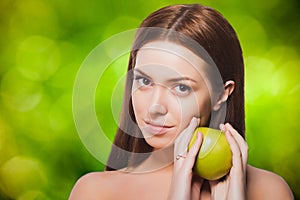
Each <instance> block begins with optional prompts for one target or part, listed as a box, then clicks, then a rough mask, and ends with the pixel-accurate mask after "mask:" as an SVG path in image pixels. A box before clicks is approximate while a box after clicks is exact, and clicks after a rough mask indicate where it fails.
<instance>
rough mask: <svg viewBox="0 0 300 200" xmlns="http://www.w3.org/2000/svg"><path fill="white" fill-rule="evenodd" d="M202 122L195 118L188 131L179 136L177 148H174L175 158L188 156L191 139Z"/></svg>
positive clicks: (185, 130)
mask: <svg viewBox="0 0 300 200" xmlns="http://www.w3.org/2000/svg"><path fill="white" fill-rule="evenodd" d="M199 122H200V119H199V118H196V117H193V118H192V120H191V122H190V124H189V125H188V127H187V128H186V129H184V130H183V131H182V132H181V133H180V134H179V136H178V137H177V138H176V140H175V147H174V156H175V157H176V156H177V155H178V154H180V155H182V154H184V155H185V154H186V151H187V146H188V144H189V142H190V140H191V137H192V135H193V133H194V130H195V129H196V127H197V126H198V124H199Z"/></svg>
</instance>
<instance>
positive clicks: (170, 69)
mask: <svg viewBox="0 0 300 200" xmlns="http://www.w3.org/2000/svg"><path fill="white" fill-rule="evenodd" d="M149 66H151V68H150V67H149ZM206 66H207V63H206V62H205V61H204V60H202V59H201V58H200V57H199V56H197V55H196V54H194V53H193V52H191V51H190V50H189V49H187V48H186V47H184V46H182V45H178V44H175V43H172V42H166V41H155V42H150V43H147V44H145V45H144V46H143V47H142V48H141V49H140V50H139V51H138V53H137V57H136V66H135V67H136V68H140V69H144V70H147V71H153V72H156V73H157V74H160V75H163V73H164V72H166V73H168V74H174V73H175V74H179V75H182V76H195V75H198V76H203V73H204V71H205V68H206Z"/></svg>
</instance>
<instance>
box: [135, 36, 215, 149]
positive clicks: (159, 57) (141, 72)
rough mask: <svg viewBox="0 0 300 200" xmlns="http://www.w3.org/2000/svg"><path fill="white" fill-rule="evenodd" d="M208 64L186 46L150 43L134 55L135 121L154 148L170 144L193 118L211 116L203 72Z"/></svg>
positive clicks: (205, 120)
mask: <svg viewBox="0 0 300 200" xmlns="http://www.w3.org/2000/svg"><path fill="white" fill-rule="evenodd" d="M205 65H207V64H206V63H205V62H204V61H203V60H202V59H201V58H199V57H198V56H196V55H195V54H194V53H192V52H191V51H189V50H188V49H187V48H185V47H183V46H180V45H177V44H175V43H171V42H162V41H157V42H150V43H147V44H146V45H144V46H143V47H142V48H141V49H140V50H139V52H138V53H137V57H136V65H135V68H134V79H133V87H132V103H133V109H134V113H135V117H136V121H137V124H138V126H139V128H140V129H141V131H142V133H143V136H144V138H145V140H146V141H147V143H148V144H149V145H150V146H152V147H154V149H161V148H164V147H167V146H168V145H170V144H172V143H173V142H174V140H175V139H176V137H177V136H178V134H179V133H181V132H182V130H184V129H185V128H186V127H187V126H188V124H189V123H190V121H191V119H192V117H194V116H195V117H200V125H202V126H203V125H207V124H208V122H209V118H210V110H211V104H210V102H211V101H210V100H211V97H210V93H209V90H208V87H209V86H208V85H206V82H207V81H205V79H204V77H205V76H202V75H201V74H203V73H202V71H201V70H202V68H203V67H202V66H205Z"/></svg>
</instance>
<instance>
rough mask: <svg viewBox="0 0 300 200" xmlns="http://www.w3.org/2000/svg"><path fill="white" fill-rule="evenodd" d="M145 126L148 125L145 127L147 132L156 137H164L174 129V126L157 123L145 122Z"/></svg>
mask: <svg viewBox="0 0 300 200" xmlns="http://www.w3.org/2000/svg"><path fill="white" fill-rule="evenodd" d="M145 124H146V126H145V128H146V130H147V131H148V132H150V133H152V134H154V135H163V134H165V133H166V132H168V131H169V130H170V129H172V128H173V127H174V126H169V125H164V124H160V123H155V122H151V121H145Z"/></svg>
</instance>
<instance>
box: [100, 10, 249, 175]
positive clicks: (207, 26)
mask: <svg viewBox="0 0 300 200" xmlns="http://www.w3.org/2000/svg"><path fill="white" fill-rule="evenodd" d="M143 27H156V28H162V29H163V30H165V31H161V32H160V31H152V29H143ZM139 28H140V29H139V30H138V31H137V33H136V36H135V40H134V43H133V47H132V51H131V53H130V59H129V64H128V74H127V80H126V85H125V94H124V99H123V107H122V112H121V117H120V122H119V128H118V130H117V134H116V136H115V140H114V145H113V147H112V150H111V153H110V156H109V159H108V161H107V166H106V170H115V169H121V168H123V167H126V166H128V165H135V164H132V163H140V162H141V160H143V159H145V156H142V157H140V158H139V157H134V156H131V155H130V154H128V153H126V152H132V155H134V154H135V153H137V154H139V153H147V152H151V151H152V147H151V146H150V145H148V143H147V142H146V141H145V139H144V138H143V137H142V136H141V135H142V134H141V131H140V129H139V128H138V126H137V124H136V121H135V116H134V112H133V107H132V102H131V86H132V73H131V72H132V70H131V69H133V68H134V65H135V59H136V55H137V52H138V50H139V49H140V48H141V47H142V46H143V45H144V44H146V43H148V42H150V41H153V40H158V39H167V38H168V39H170V40H173V41H175V42H177V43H180V44H182V45H184V46H186V47H187V48H189V49H190V50H192V51H193V52H194V53H196V54H197V55H199V56H201V57H203V55H201V54H202V52H197V50H196V49H193V48H192V49H191V46H192V45H190V46H189V45H186V44H185V43H184V42H185V41H184V39H180V38H176V39H175V38H172V36H171V34H170V32H168V30H169V31H172V30H173V31H176V32H179V33H181V34H183V35H185V36H186V37H188V38H191V39H193V40H194V41H196V42H197V43H198V44H199V45H201V46H202V47H203V48H204V49H205V50H206V52H207V53H208V54H209V56H210V57H211V58H212V59H213V61H214V63H215V64H216V66H217V67H218V70H219V72H220V74H221V76H222V79H223V81H224V83H225V82H226V81H228V80H233V81H234V82H235V89H234V91H233V93H232V94H231V95H230V97H229V98H228V100H227V110H226V117H225V122H229V123H231V124H232V125H233V127H234V128H235V129H236V130H237V131H238V132H239V133H240V134H241V135H242V136H243V137H245V116H244V63H243V56H242V50H241V47H240V43H239V41H238V38H237V36H236V33H235V31H234V30H233V28H232V27H231V25H230V24H229V23H228V22H227V20H226V19H225V18H224V17H223V16H222V15H221V14H220V13H219V12H217V11H216V10H214V9H212V8H209V7H206V6H202V5H199V4H181V5H171V6H167V7H164V8H161V9H159V10H157V11H155V12H153V13H152V14H150V15H149V16H148V17H147V18H146V19H145V20H144V21H143V22H142V24H141V25H140V27H139ZM128 133H130V134H128ZM120 149H122V150H120ZM133 157H134V159H133ZM133 160H134V161H133ZM131 162H132V163H131Z"/></svg>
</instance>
